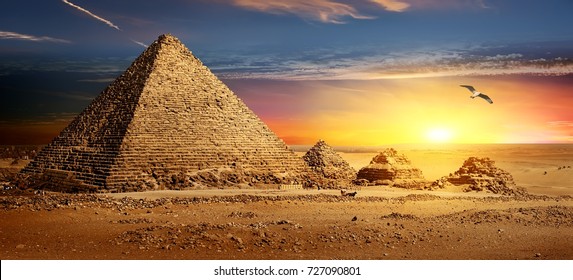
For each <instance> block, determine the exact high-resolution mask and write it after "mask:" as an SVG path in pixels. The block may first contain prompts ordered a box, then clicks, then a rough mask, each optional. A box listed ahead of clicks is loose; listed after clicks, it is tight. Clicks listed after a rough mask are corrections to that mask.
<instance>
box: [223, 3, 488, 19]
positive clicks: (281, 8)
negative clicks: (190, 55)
mask: <svg viewBox="0 0 573 280" xmlns="http://www.w3.org/2000/svg"><path fill="white" fill-rule="evenodd" d="M218 1H219V2H222V3H229V4H231V5H234V6H237V7H241V8H244V9H248V10H255V11H259V12H265V13H271V14H294V15H297V16H299V17H302V18H305V19H309V20H314V21H319V22H324V23H345V20H344V19H345V18H353V19H373V18H376V17H375V16H373V15H372V14H376V13H378V12H379V11H387V12H406V11H408V10H413V9H416V10H420V9H452V8H453V9H462V8H481V9H486V8H489V7H488V6H487V5H485V3H484V0H356V1H340V0H218ZM372 4H374V5H372ZM376 8H379V9H376ZM362 11H368V14H370V15H367V14H365V13H364V12H362Z"/></svg>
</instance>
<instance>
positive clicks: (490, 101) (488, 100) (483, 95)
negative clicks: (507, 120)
mask: <svg viewBox="0 0 573 280" xmlns="http://www.w3.org/2000/svg"><path fill="white" fill-rule="evenodd" d="M478 96H479V97H481V98H483V99H485V101H487V102H489V104H493V100H491V98H489V96H487V95H485V94H483V93H480V94H479V95H478Z"/></svg>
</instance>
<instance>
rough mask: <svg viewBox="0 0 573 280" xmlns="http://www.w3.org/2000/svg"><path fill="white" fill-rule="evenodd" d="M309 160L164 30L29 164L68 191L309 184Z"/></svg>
mask: <svg viewBox="0 0 573 280" xmlns="http://www.w3.org/2000/svg"><path fill="white" fill-rule="evenodd" d="M307 170H308V167H306V165H305V164H304V162H303V161H302V160H301V159H300V158H299V157H297V156H296V155H295V154H294V152H292V151H291V150H290V149H288V147H287V146H286V144H285V143H284V142H283V141H282V140H281V139H280V138H278V137H277V135H275V134H274V133H273V132H272V131H271V130H270V129H269V128H268V127H267V126H266V125H265V123H263V122H262V121H261V120H260V119H259V118H258V117H257V116H256V115H255V114H254V113H253V112H252V111H251V110H250V109H249V108H248V107H247V106H246V105H245V104H244V103H243V102H242V101H241V100H240V99H239V98H238V97H237V96H236V95H235V94H234V93H233V92H232V91H231V90H230V89H229V88H228V87H227V86H226V85H225V84H223V82H221V81H220V80H219V79H218V78H217V77H216V76H215V75H214V74H213V73H211V71H210V70H209V69H208V68H207V67H206V66H204V65H203V63H202V62H201V61H200V60H199V59H197V58H196V57H195V56H194V55H193V54H192V53H191V51H189V50H188V49H187V48H186V47H185V46H184V45H183V44H182V43H181V42H180V41H179V40H178V39H177V38H175V37H173V36H171V35H162V36H160V37H159V38H158V39H157V40H156V41H155V42H153V44H151V45H150V46H149V47H148V48H147V49H146V50H145V51H144V52H143V53H142V54H141V55H140V56H139V57H138V58H137V59H136V60H135V61H134V62H133V63H132V64H131V66H130V67H129V68H128V69H127V70H126V71H125V72H124V73H123V74H122V75H121V76H120V77H118V78H117V79H116V80H115V81H114V82H113V83H111V84H110V85H109V86H108V87H107V88H106V89H105V90H104V91H103V92H102V93H101V94H100V95H99V96H98V97H97V98H95V99H94V100H93V102H92V103H91V104H90V105H89V106H88V107H87V108H86V109H85V110H84V111H83V112H82V113H81V114H80V115H78V116H77V117H76V118H75V119H74V120H73V121H72V122H71V123H70V124H69V126H68V127H66V128H65V129H64V130H63V131H62V132H61V133H60V135H59V136H57V137H56V138H55V139H54V140H53V141H52V142H51V143H50V144H49V145H47V146H46V147H45V148H44V149H43V150H42V151H41V152H40V153H39V154H38V155H37V156H36V157H35V159H34V161H32V162H31V163H30V164H29V165H28V166H27V167H26V168H25V169H24V170H23V171H22V172H23V173H24V174H25V175H27V176H30V177H31V178H35V179H36V180H37V181H41V182H43V184H44V185H46V184H47V183H51V184H48V185H51V186H52V187H54V188H61V189H63V190H64V191H65V190H69V189H65V188H66V185H73V187H74V188H76V190H77V191H85V190H91V191H102V192H115V191H141V190H151V189H164V188H165V189H180V188H187V187H193V186H195V187H204V186H213V187H214V186H218V187H221V186H227V185H235V184H251V185H252V184H258V183H293V182H294V181H296V183H298V184H302V183H304V182H301V180H305V178H306V177H305V175H304V174H305V172H306V171H307ZM70 182H71V183H70ZM68 187H70V186H68ZM78 188H79V189H78Z"/></svg>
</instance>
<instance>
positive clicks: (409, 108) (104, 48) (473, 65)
mask: <svg viewBox="0 0 573 280" xmlns="http://www.w3.org/2000/svg"><path fill="white" fill-rule="evenodd" d="M571 15H573V1H571V0H549V1H539V0H536V1H533V0H356V1H344V0H280V1H279V0H166V1H151V0H122V1H117V0H98V1H88V0H51V1H47V0H22V1H9V2H6V3H3V4H2V9H0V144H45V143H48V142H49V141H50V140H51V139H52V138H53V137H54V136H56V135H57V134H58V133H59V131H60V130H61V129H62V128H64V127H65V126H66V125H67V124H68V123H69V122H70V121H71V119H72V118H73V117H74V116H75V115H77V114H78V113H80V112H81V110H82V109H83V108H85V107H86V106H87V105H88V104H89V103H90V101H91V100H92V99H93V98H94V97H95V96H97V95H98V94H99V93H100V92H101V91H102V90H103V89H104V88H105V87H106V86H107V85H108V84H109V83H111V82H112V81H113V80H114V79H115V78H116V77H117V76H119V75H120V74H121V73H122V72H123V71H124V70H125V69H126V68H127V67H128V66H129V64H130V63H131V62H132V61H133V60H134V59H135V57H137V56H138V55H139V54H141V52H142V51H143V50H144V48H145V46H146V45H149V44H151V43H152V42H153V41H154V40H155V39H156V38H157V37H158V36H159V35H160V34H163V33H171V34H173V35H174V36H176V37H178V38H179V39H180V40H181V41H182V42H183V43H184V44H185V45H186V46H187V47H188V48H189V49H190V50H191V51H192V52H193V53H194V54H195V55H196V56H197V57H198V58H199V59H201V60H202V61H203V63H204V64H205V65H207V66H208V67H209V68H210V69H211V70H212V71H213V72H214V73H215V74H216V75H217V76H218V77H219V78H221V79H222V80H223V81H224V82H225V83H226V84H227V85H228V86H229V87H230V88H231V89H232V90H233V91H234V92H235V93H236V94H237V95H238V96H239V97H240V98H241V99H242V100H243V101H244V102H245V103H246V104H247V105H248V106H249V107H250V108H251V109H252V110H253V111H254V112H255V113H256V114H257V115H258V116H259V117H260V118H261V119H262V120H263V121H264V122H266V123H267V124H268V125H269V127H270V128H271V129H272V130H273V131H274V132H275V133H277V135H279V137H281V138H282V139H284V140H285V142H286V143H287V144H291V145H296V144H313V143H314V142H316V141H317V140H318V139H324V140H326V141H327V142H328V143H329V144H331V145H334V146H337V145H386V144H401V143H433V142H447V143H572V144H573V28H572V26H573V17H572V16H571ZM462 84H468V85H473V86H474V87H475V88H476V89H477V90H479V91H482V92H484V93H486V94H487V95H488V96H490V97H491V98H492V99H493V101H494V103H493V104H488V103H487V102H486V101H485V100H483V99H480V98H476V99H470V98H469V96H470V95H471V93H470V92H469V91H468V90H467V89H465V88H462V87H460V86H459V85H462Z"/></svg>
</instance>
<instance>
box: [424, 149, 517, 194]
mask: <svg viewBox="0 0 573 280" xmlns="http://www.w3.org/2000/svg"><path fill="white" fill-rule="evenodd" d="M448 184H452V185H456V186H463V190H464V191H466V192H469V191H486V192H492V193H495V194H504V195H512V194H516V193H517V192H523V190H519V189H518V188H517V187H516V185H515V182H514V181H513V176H511V174H510V173H509V172H507V171H505V170H503V169H500V168H497V167H496V166H495V162H494V161H493V160H491V159H489V158H487V157H486V158H478V157H470V158H468V159H466V160H465V161H464V163H463V164H462V167H460V168H459V169H458V170H457V171H456V172H454V173H453V174H450V175H449V176H445V177H442V178H440V179H438V180H437V181H435V182H434V183H433V184H432V187H434V188H444V187H447V186H448Z"/></svg>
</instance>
